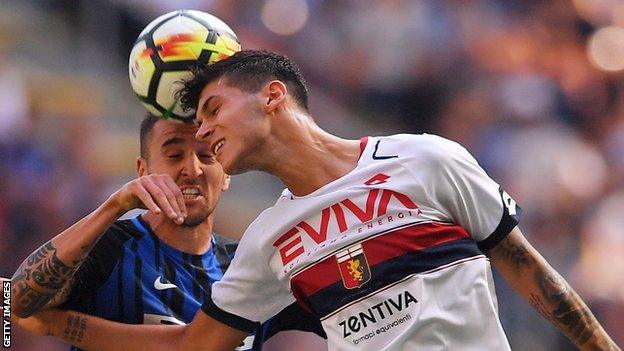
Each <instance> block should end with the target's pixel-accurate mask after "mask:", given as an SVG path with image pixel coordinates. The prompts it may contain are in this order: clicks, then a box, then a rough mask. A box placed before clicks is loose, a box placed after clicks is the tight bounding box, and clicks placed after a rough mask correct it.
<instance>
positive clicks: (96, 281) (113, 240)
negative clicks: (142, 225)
mask: <svg viewBox="0 0 624 351" xmlns="http://www.w3.org/2000/svg"><path fill="white" fill-rule="evenodd" d="M122 224H124V223H120V222H117V223H115V224H114V225H113V226H111V228H109V229H108V230H107V231H106V232H105V233H104V234H103V235H102V237H101V238H100V240H98V242H97V243H96V244H95V247H94V248H93V249H92V250H91V252H90V253H89V255H88V256H87V258H86V259H85V261H84V262H83V263H82V265H81V266H80V268H79V269H78V271H77V272H76V274H75V275H74V284H73V285H72V287H71V289H70V292H69V295H68V297H67V300H66V301H65V302H64V303H63V304H62V305H61V308H63V309H71V310H76V311H80V312H84V313H91V314H92V313H93V311H94V308H95V305H94V302H93V300H94V298H95V294H96V292H97V291H98V289H99V288H100V287H101V286H102V284H104V283H105V282H106V280H107V279H108V277H109V276H110V274H111V272H112V271H113V269H114V268H115V264H116V263H117V260H118V257H119V255H120V254H121V248H122V246H123V243H124V240H128V239H129V238H130V237H129V236H128V235H127V234H125V232H124V231H123V230H122V228H121V227H119V225H122Z"/></svg>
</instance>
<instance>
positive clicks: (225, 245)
mask: <svg viewBox="0 0 624 351" xmlns="http://www.w3.org/2000/svg"><path fill="white" fill-rule="evenodd" d="M212 238H213V245H214V248H215V252H218V251H222V252H225V253H226V254H227V255H228V256H229V257H233V256H234V252H236V249H237V248H238V241H237V240H233V239H230V238H226V237H224V236H221V235H219V234H216V233H212Z"/></svg>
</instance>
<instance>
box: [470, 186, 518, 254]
mask: <svg viewBox="0 0 624 351" xmlns="http://www.w3.org/2000/svg"><path fill="white" fill-rule="evenodd" d="M498 192H499V193H500V196H501V201H502V202H503V216H502V218H501V221H500V223H498V226H497V227H496V229H494V231H493V232H492V234H490V235H489V236H488V237H487V238H486V239H485V240H483V241H480V242H479V243H477V245H478V246H479V249H481V251H483V252H488V251H490V250H491V249H493V248H494V247H495V246H496V245H497V244H498V243H499V242H501V241H502V240H503V239H505V238H506V237H507V235H509V233H510V232H511V230H512V229H514V228H515V227H516V226H517V225H518V223H519V222H520V216H521V215H522V208H520V206H518V205H516V204H514V206H515V207H516V214H515V215H511V214H509V207H508V204H507V203H505V197H504V196H503V193H504V191H503V189H502V188H498ZM508 196H509V195H508ZM510 199H511V198H510ZM511 201H513V200H511Z"/></svg>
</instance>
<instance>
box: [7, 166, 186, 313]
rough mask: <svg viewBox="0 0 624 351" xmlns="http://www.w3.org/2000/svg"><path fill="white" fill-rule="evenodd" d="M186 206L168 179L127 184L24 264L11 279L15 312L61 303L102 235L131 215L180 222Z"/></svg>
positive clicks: (148, 178)
mask: <svg viewBox="0 0 624 351" xmlns="http://www.w3.org/2000/svg"><path fill="white" fill-rule="evenodd" d="M184 206H185V205H184V198H183V197H182V192H181V191H180V189H179V188H178V186H177V185H176V184H175V182H174V181H173V179H171V177H169V176H166V175H158V174H151V175H147V176H143V177H140V178H137V179H134V180H132V181H130V182H128V183H126V184H125V185H124V186H123V187H121V189H119V190H118V191H117V192H115V193H114V194H112V195H111V196H110V197H109V198H108V199H107V200H106V201H105V202H104V203H103V204H102V205H100V207H98V208H97V209H96V210H95V211H93V212H92V213H90V214H89V215H87V216H86V217H85V218H83V219H81V220H80V221H78V222H77V223H75V224H74V225H72V226H71V227H69V228H68V229H66V230H65V231H63V232H62V233H60V234H59V235H57V236H56V237H54V238H52V239H51V240H50V241H48V242H47V243H45V244H44V245H43V246H41V247H40V248H39V249H37V250H36V251H35V252H33V253H32V254H31V255H30V256H28V258H26V260H24V262H22V264H21V265H20V266H19V268H18V269H17V271H16V272H15V274H14V275H13V278H12V281H13V284H12V286H11V294H12V296H13V299H12V301H11V302H12V303H11V308H12V311H13V313H14V314H15V315H17V316H19V317H22V318H25V317H28V316H31V315H32V314H34V313H36V312H38V311H41V309H42V308H43V307H44V306H48V307H50V306H54V305H58V304H60V303H62V302H63V301H64V300H65V298H66V297H67V293H68V292H69V290H70V288H71V285H72V278H73V276H74V274H75V273H76V271H77V270H78V268H79V267H80V265H81V263H82V262H83V261H84V259H85V258H86V257H87V255H88V253H89V252H90V251H91V249H92V248H93V246H94V245H95V244H96V242H97V241H98V239H99V238H100V236H101V235H102V234H103V233H104V232H105V231H106V230H107V229H108V227H110V226H111V225H112V224H113V223H114V222H115V220H117V218H119V216H121V215H122V214H123V213H125V212H126V211H128V210H131V209H133V208H137V207H144V208H147V209H148V210H150V211H154V212H155V213H161V212H164V214H165V215H167V216H168V217H169V218H170V219H171V220H174V221H175V222H176V223H177V224H181V223H182V222H183V221H184V217H185V216H186V209H185V207H184ZM161 209H162V210H161ZM50 301H53V302H52V303H50Z"/></svg>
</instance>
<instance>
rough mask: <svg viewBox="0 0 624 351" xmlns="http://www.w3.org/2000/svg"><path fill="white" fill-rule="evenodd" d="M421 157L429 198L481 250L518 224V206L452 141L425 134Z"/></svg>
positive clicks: (519, 212) (496, 241)
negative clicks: (426, 140) (425, 169)
mask: <svg viewBox="0 0 624 351" xmlns="http://www.w3.org/2000/svg"><path fill="white" fill-rule="evenodd" d="M427 138H429V139H430V145H428V146H426V147H424V148H423V151H424V152H423V155H424V156H422V157H424V158H425V165H426V167H427V169H428V172H427V173H428V177H427V180H426V182H427V183H428V184H427V188H428V189H430V190H429V191H431V194H430V198H433V199H434V200H432V201H433V202H437V203H436V204H435V205H436V207H439V208H440V209H441V210H442V211H443V212H445V213H446V214H447V215H448V216H449V217H450V219H451V220H452V221H453V222H454V223H456V224H459V225H461V226H462V227H463V228H464V229H466V230H467V231H468V232H469V233H470V235H471V236H472V238H473V239H474V240H475V241H477V243H478V245H479V248H480V249H481V250H482V251H488V250H489V249H491V248H493V247H494V246H496V244H498V243H499V242H500V241H501V240H502V239H504V238H505V237H506V236H507V235H508V234H509V233H510V232H511V230H512V229H513V228H514V227H515V226H516V225H517V224H518V221H519V219H520V215H521V212H522V210H521V208H520V207H519V206H518V205H517V204H516V202H515V201H514V200H513V199H512V198H511V197H510V196H509V195H508V194H507V193H506V192H505V191H504V190H503V189H502V188H501V186H500V185H499V184H498V183H496V182H495V181H494V180H493V179H492V178H490V177H489V176H488V174H487V173H486V172H485V171H484V170H483V168H481V166H479V164H478V163H477V161H476V160H475V158H474V157H473V156H472V155H471V154H470V153H469V152H468V150H466V149H465V148H464V147H463V146H461V145H459V144H458V143H456V142H453V141H450V140H447V139H444V138H441V137H436V136H427Z"/></svg>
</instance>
